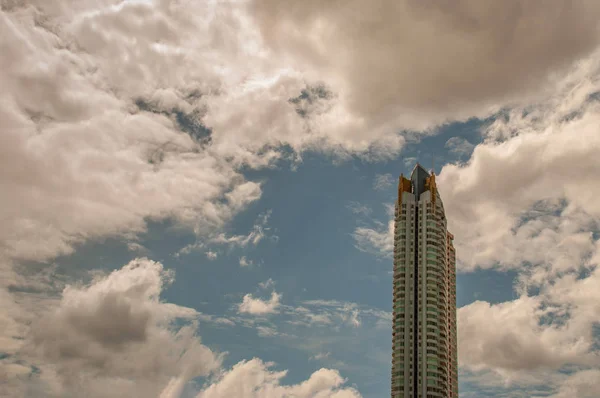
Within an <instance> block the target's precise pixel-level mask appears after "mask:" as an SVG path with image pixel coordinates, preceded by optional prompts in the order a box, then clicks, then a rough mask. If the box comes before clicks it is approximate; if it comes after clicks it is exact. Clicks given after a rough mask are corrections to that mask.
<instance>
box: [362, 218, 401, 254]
mask: <svg viewBox="0 0 600 398" xmlns="http://www.w3.org/2000/svg"><path fill="white" fill-rule="evenodd" d="M378 224H379V225H378V227H379V228H377V229H373V228H367V227H358V228H356V229H355V230H354V233H353V234H352V237H353V238H354V242H355V245H354V246H355V247H356V248H357V249H358V250H360V251H363V252H366V253H372V254H375V255H377V256H381V257H391V255H392V252H393V251H394V220H390V221H389V222H388V225H387V228H384V226H383V224H381V223H378Z"/></svg>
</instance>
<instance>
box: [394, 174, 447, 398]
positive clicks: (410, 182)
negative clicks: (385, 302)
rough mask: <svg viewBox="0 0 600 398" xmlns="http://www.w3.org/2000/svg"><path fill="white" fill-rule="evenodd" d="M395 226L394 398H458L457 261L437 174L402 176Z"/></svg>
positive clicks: (399, 185)
mask: <svg viewBox="0 0 600 398" xmlns="http://www.w3.org/2000/svg"><path fill="white" fill-rule="evenodd" d="M395 224H396V225H395V228H394V299H393V303H394V304H393V306H394V310H393V314H394V315H393V326H392V327H393V332H392V350H393V354H392V398H456V397H458V374H457V350H456V260H455V253H454V246H453V244H452V241H453V239H454V236H453V235H452V234H451V233H450V232H448V230H447V229H446V216H445V213H444V205H443V203H442V199H441V197H440V194H439V192H438V190H437V187H436V183H435V174H434V173H433V172H432V173H431V174H430V173H428V172H427V170H425V169H424V168H423V167H422V166H421V165H420V164H418V163H417V165H416V166H415V167H414V169H413V171H412V173H411V175H410V179H407V178H405V177H404V175H400V181H399V184H398V200H397V202H396V209H395Z"/></svg>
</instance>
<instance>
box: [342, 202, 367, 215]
mask: <svg viewBox="0 0 600 398" xmlns="http://www.w3.org/2000/svg"><path fill="white" fill-rule="evenodd" d="M346 208H348V210H350V211H351V212H352V214H357V215H362V216H368V215H369V214H371V211H372V210H371V208H370V207H368V206H366V205H362V204H360V203H358V202H354V201H351V202H349V203H348V205H347V206H346Z"/></svg>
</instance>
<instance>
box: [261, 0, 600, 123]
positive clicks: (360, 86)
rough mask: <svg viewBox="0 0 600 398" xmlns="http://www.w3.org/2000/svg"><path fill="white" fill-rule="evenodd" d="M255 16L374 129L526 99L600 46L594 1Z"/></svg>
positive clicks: (374, 7) (285, 10)
mask: <svg viewBox="0 0 600 398" xmlns="http://www.w3.org/2000/svg"><path fill="white" fill-rule="evenodd" d="M251 9H252V11H253V13H254V16H255V18H256V20H257V21H258V24H259V26H260V29H261V32H262V35H263V37H264V40H265V41H266V43H267V44H268V45H269V46H270V47H271V48H272V49H273V50H274V51H275V52H276V53H277V54H285V55H287V56H289V57H290V58H291V59H293V60H294V61H295V62H296V64H297V65H300V66H301V68H302V69H304V70H308V71H310V74H309V73H307V75H309V76H318V77H319V79H321V80H323V81H325V82H326V83H327V84H328V85H329V86H330V87H331V90H332V91H333V92H335V93H336V94H338V103H339V107H340V108H341V109H344V110H345V111H346V113H344V115H346V114H347V115H351V116H353V117H357V118H358V117H361V118H362V119H361V121H362V123H363V124H364V125H365V126H370V127H372V128H373V129H374V130H375V131H377V129H378V128H383V126H386V127H388V126H390V125H393V124H395V125H396V126H400V125H401V126H403V127H408V128H413V129H422V128H424V127H426V126H430V125H431V124H435V123H439V122H441V121H444V120H446V119H454V118H467V117H469V116H475V115H478V116H484V115H487V114H489V113H490V111H492V110H493V109H499V107H500V106H501V105H505V104H510V103H516V102H522V101H523V100H529V99H531V97H532V96H533V95H535V94H540V93H543V92H544V89H545V88H547V86H548V85H549V84H551V83H550V82H551V81H552V79H553V78H554V76H555V75H556V74H557V73H561V72H563V71H564V69H565V68H566V67H568V66H569V65H572V64H573V63H574V62H575V61H577V60H578V59H580V58H582V57H585V56H586V55H588V54H590V53H591V52H592V51H593V50H594V49H595V48H596V47H597V46H598V41H599V38H598V22H597V21H598V16H599V15H600V6H599V5H598V4H597V3H595V2H593V1H584V2H578V3H577V4H573V3H572V2H567V1H564V0H553V1H552V7H550V8H548V7H545V6H542V5H540V4H537V3H536V4H533V3H528V4H524V3H523V2H520V1H506V2H502V3H501V4H497V5H494V6H489V5H482V4H481V3H480V2H478V1H477V0H464V1H460V2H459V3H458V4H453V6H452V7H450V6H448V5H446V4H439V3H437V2H433V1H425V2H422V1H420V2H418V1H412V0H403V1H392V0H378V1H376V2H375V3H368V4H367V3H364V2H362V1H359V0H355V1H351V2H349V3H345V4H344V8H343V9H340V8H339V7H338V5H337V4H336V3H329V4H324V3H323V2H320V1H316V0H313V1H304V2H302V3H301V4H300V3H299V4H295V5H294V6H292V7H288V6H284V5H283V4H281V3H280V2H278V1H276V0H257V1H254V2H252V3H251ZM507 21H509V22H507ZM440 65H444V67H443V68H440V67H439V66H440Z"/></svg>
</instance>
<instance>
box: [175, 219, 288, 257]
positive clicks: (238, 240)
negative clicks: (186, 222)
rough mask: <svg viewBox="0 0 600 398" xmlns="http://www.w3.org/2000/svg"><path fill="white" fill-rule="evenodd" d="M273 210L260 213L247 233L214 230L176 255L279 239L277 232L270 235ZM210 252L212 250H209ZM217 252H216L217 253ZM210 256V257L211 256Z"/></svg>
mask: <svg viewBox="0 0 600 398" xmlns="http://www.w3.org/2000/svg"><path fill="white" fill-rule="evenodd" d="M270 217H271V211H270V210H269V211H267V212H265V213H262V214H259V215H258V217H257V219H256V222H255V223H254V225H253V226H252V229H251V230H250V232H248V234H247V235H228V234H227V233H225V232H213V233H211V234H208V236H206V237H204V238H203V240H201V241H198V242H195V243H192V244H189V245H187V246H185V247H183V248H182V249H180V250H179V251H178V252H177V253H176V254H175V256H176V257H179V256H181V255H182V254H189V253H191V252H192V251H194V250H200V249H202V248H205V247H207V246H215V245H224V246H228V247H229V248H230V249H233V248H245V247H248V246H250V245H252V246H257V245H258V244H259V243H260V242H261V241H262V240H263V239H265V238H269V239H271V241H277V240H278V239H279V237H278V236H277V235H275V234H271V235H269V234H268V233H269V232H270V231H271V227H269V226H268V223H269V218H270ZM209 252H210V250H209ZM215 254H216V253H215ZM209 258H210V257H209Z"/></svg>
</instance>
